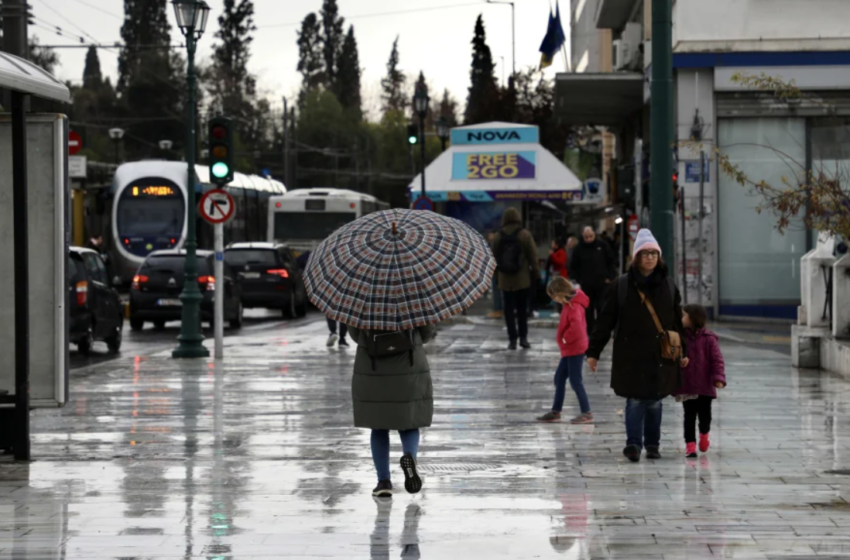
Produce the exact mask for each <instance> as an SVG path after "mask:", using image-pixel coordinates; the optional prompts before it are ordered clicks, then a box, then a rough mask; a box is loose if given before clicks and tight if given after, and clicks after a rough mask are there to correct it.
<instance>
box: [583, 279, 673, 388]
mask: <svg viewBox="0 0 850 560" xmlns="http://www.w3.org/2000/svg"><path fill="white" fill-rule="evenodd" d="M628 275H629V284H628V290H627V292H626V301H625V303H624V305H623V310H622V315H621V314H620V305H619V302H618V294H617V292H618V282H617V281H614V282H611V285H610V287H609V289H608V294H607V297H606V299H605V305H604V308H603V310H602V315H601V316H600V317H599V318H598V319H597V320H596V327H595V330H594V331H593V333H592V334H591V337H590V347H589V348H588V350H587V356H588V357H589V358H595V359H597V360H598V359H599V356H600V355H601V354H602V350H604V349H605V345H606V344H608V341H609V340H610V339H611V333H612V331H614V329H615V328H617V333H616V338H615V339H614V362H613V365H612V368H611V388H612V389H613V390H614V392H615V393H616V394H617V395H619V396H621V397H625V398H633V399H662V398H664V397H667V396H669V395H671V394H673V393H674V392H675V391H676V390H677V389H678V388H679V386H680V385H681V373H680V370H679V364H678V363H676V362H673V361H670V360H665V359H663V358H661V344H660V342H659V340H658V329H656V327H655V323H654V322H653V320H652V315H650V313H649V310H648V309H647V308H646V306H645V305H644V304H643V303H642V302H641V299H640V295H639V294H638V290H637V285H638V284H640V285H641V291H643V293H644V294H645V295H646V297H647V298H648V299H649V300H650V301H651V302H652V305H653V307H654V308H655V312H656V313H657V314H658V319H659V320H660V321H661V325H662V327H663V328H664V329H665V330H670V331H676V332H678V333H679V334H680V335H682V346H683V351H684V355H685V356H687V355H688V354H687V352H688V348H687V340H686V339H685V336H684V328H683V327H682V308H681V302H682V298H681V296H680V294H679V290H678V289H676V290H675V294H674V297H671V294H670V289H669V285H668V283H667V271H666V267H663V266H659V267H658V268H656V270H655V272H653V273H652V274H651V275H650V276H649V277H647V278H644V277H643V276H642V275H641V274H640V273H639V272H637V271H636V270H635V268H634V267H633V268H631V269H630V270H629V272H628ZM618 323H619V326H618Z"/></svg>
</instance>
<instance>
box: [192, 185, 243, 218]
mask: <svg viewBox="0 0 850 560" xmlns="http://www.w3.org/2000/svg"><path fill="white" fill-rule="evenodd" d="M198 206H199V210H200V212H201V217H202V218H203V219H205V220H206V221H207V222H209V223H211V224H224V223H226V222H229V221H230V220H231V219H233V215H234V214H235V210H236V204H235V203H234V202H233V197H232V196H230V194H229V193H228V192H227V191H224V190H222V189H213V190H211V191H207V192H206V193H204V195H203V196H202V197H201V202H200V203H199V204H198Z"/></svg>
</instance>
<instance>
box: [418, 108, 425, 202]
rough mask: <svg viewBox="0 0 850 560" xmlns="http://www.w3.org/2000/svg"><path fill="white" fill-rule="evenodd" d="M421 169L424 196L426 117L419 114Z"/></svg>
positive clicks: (423, 194)
mask: <svg viewBox="0 0 850 560" xmlns="http://www.w3.org/2000/svg"><path fill="white" fill-rule="evenodd" d="M419 138H420V140H419V144H420V146H419V155H420V157H419V159H420V162H419V167H421V168H422V196H423V197H424V196H427V195H426V194H425V115H423V114H422V113H420V114H419Z"/></svg>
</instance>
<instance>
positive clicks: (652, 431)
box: [626, 399, 662, 449]
mask: <svg viewBox="0 0 850 560" xmlns="http://www.w3.org/2000/svg"><path fill="white" fill-rule="evenodd" d="M661 411H662V406H661V401H660V400H657V401H655V400H642V399H626V445H637V446H638V447H639V448H641V449H643V448H644V447H659V446H660V445H661Z"/></svg>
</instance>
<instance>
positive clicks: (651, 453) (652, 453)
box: [646, 446, 661, 459]
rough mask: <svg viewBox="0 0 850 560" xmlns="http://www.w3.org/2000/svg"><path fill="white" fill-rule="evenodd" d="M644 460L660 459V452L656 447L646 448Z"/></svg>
mask: <svg viewBox="0 0 850 560" xmlns="http://www.w3.org/2000/svg"><path fill="white" fill-rule="evenodd" d="M646 458H647V459H660V458H661V452H660V451H658V448H657V447H654V446H653V447H649V446H647V447H646Z"/></svg>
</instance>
